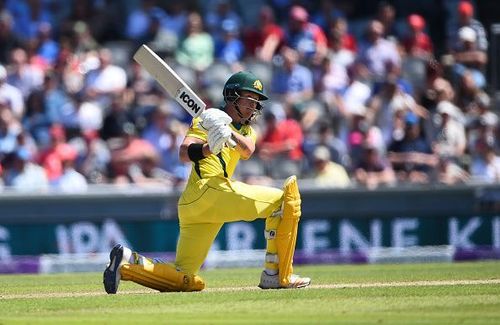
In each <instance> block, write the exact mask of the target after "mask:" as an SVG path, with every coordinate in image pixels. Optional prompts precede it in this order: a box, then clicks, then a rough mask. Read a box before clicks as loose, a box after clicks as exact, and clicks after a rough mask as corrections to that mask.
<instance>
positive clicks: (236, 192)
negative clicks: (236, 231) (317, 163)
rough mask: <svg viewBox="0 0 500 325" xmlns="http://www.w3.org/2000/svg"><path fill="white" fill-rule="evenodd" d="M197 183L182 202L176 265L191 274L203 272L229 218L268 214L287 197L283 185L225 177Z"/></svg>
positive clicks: (180, 202)
mask: <svg viewBox="0 0 500 325" xmlns="http://www.w3.org/2000/svg"><path fill="white" fill-rule="evenodd" d="M197 186H198V188H190V189H188V188H187V189H186V191H185V192H184V193H183V194H182V196H181V198H180V199H179V205H178V209H179V210H178V212H179V225H180V236H179V242H178V243H177V252H176V260H175V265H176V266H177V267H178V268H180V269H181V270H182V271H184V272H186V273H190V274H197V273H198V272H199V270H200V267H201V265H202V264H203V262H204V261H205V258H206V257H207V254H208V252H209V250H210V247H211V245H212V243H213V241H214V239H215V237H216V236H217V233H218V232H219V230H220V229H221V227H222V225H223V224H224V223H225V222H232V221H253V220H255V219H257V218H268V217H269V216H271V214H272V213H273V212H274V211H276V210H278V209H280V207H281V203H282V199H283V191H282V190H281V189H277V188H272V187H267V186H259V185H248V184H245V183H242V182H236V181H231V180H229V179H227V178H222V177H214V178H211V179H208V180H205V179H202V180H200V181H198V183H197ZM276 219H278V218H276ZM266 224H267V221H266Z"/></svg>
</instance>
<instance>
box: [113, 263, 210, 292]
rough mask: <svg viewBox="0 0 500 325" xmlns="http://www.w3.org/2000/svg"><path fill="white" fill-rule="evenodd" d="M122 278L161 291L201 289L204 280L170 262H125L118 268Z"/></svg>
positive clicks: (203, 286) (203, 285)
mask: <svg viewBox="0 0 500 325" xmlns="http://www.w3.org/2000/svg"><path fill="white" fill-rule="evenodd" d="M120 274H121V276H122V280H128V281H133V282H135V283H138V284H141V285H143V286H145V287H148V288H151V289H155V290H158V291H161V292H167V291H201V290H203V289H204V288H205V282H204V281H203V279H202V278H201V277H199V276H197V275H188V274H186V273H184V272H181V271H178V270H177V269H176V268H175V267H174V266H172V265H170V264H163V263H157V264H146V265H138V264H125V265H123V266H122V267H121V269H120Z"/></svg>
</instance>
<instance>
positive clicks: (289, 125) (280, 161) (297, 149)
mask: <svg viewBox="0 0 500 325" xmlns="http://www.w3.org/2000/svg"><path fill="white" fill-rule="evenodd" d="M285 111H286V118H285V119H284V120H281V121H278V120H277V117H276V115H275V114H274V113H273V112H272V111H269V112H265V116H264V119H265V130H264V132H263V135H262V137H261V138H260V139H259V143H258V146H257V147H258V148H259V149H258V156H259V158H260V159H261V160H262V161H263V162H264V163H265V165H266V166H267V167H271V169H272V170H271V171H269V173H270V176H271V177H275V178H278V179H280V178H284V177H285V174H290V173H291V172H293V174H300V170H301V167H302V158H303V156H304V153H303V151H302V144H303V141H304V135H303V132H302V129H301V127H300V124H299V122H298V121H297V119H296V116H295V113H294V110H293V109H292V108H291V107H290V106H288V107H287V108H285Z"/></svg>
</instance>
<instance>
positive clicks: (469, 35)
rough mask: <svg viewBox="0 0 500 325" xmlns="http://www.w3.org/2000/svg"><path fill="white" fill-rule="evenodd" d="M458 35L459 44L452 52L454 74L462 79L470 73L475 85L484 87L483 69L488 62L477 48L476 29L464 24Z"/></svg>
mask: <svg viewBox="0 0 500 325" xmlns="http://www.w3.org/2000/svg"><path fill="white" fill-rule="evenodd" d="M458 37H459V39H460V46H458V47H457V48H456V49H455V52H453V53H452V55H453V60H454V65H453V72H454V74H455V76H456V77H458V78H461V79H463V78H464V77H465V76H466V75H467V74H470V76H471V77H472V79H473V82H474V84H475V86H476V87H477V88H480V89H481V88H484V87H485V86H486V78H485V76H484V70H485V68H486V64H487V63H488V55H487V53H486V52H485V51H482V50H480V49H479V48H478V45H477V33H476V31H475V30H474V29H473V28H472V27H469V26H464V27H461V28H460V29H459V30H458Z"/></svg>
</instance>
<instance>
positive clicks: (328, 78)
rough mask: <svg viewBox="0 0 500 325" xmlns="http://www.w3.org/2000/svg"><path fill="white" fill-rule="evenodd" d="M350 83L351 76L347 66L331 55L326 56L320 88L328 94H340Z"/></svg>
mask: <svg viewBox="0 0 500 325" xmlns="http://www.w3.org/2000/svg"><path fill="white" fill-rule="evenodd" d="M348 84H349V76H348V74H347V70H346V68H345V66H343V65H341V64H339V63H337V62H336V61H335V60H332V59H331V58H329V57H325V59H324V60H323V64H322V71H321V79H320V85H319V87H318V88H319V89H320V90H321V91H322V92H326V93H327V94H338V93H340V92H342V91H343V90H344V89H345V88H346V87H347V85H348ZM323 96H325V95H323ZM327 96H328V95H327Z"/></svg>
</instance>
